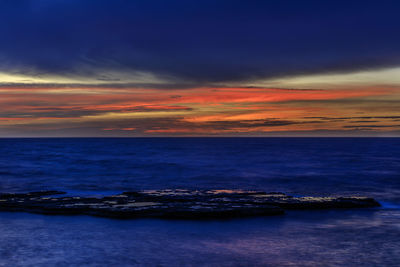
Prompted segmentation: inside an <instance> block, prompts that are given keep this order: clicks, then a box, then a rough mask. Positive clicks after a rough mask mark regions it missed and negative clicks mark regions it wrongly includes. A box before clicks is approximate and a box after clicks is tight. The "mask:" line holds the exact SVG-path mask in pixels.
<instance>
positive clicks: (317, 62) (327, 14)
mask: <svg viewBox="0 0 400 267" xmlns="http://www.w3.org/2000/svg"><path fill="white" fill-rule="evenodd" d="M399 8H400V4H399V2H398V1H379V2H377V1H337V0H336V1H307V0H306V1H257V0H252V1H238V0H229V1H211V0H204V1H190V0H189V1H178V0H171V1H162V0H138V1H126V0H113V1H108V0H107V1H106V0H96V1H94V0H88V1H81V0H52V1H50V0H39V1H38V0H21V1H1V4H0V36H1V42H0V70H2V71H3V72H4V71H6V72H8V73H9V72H11V73H14V74H21V73H22V74H29V75H33V76H35V75H36V76H41V75H49V74H51V75H63V76H74V75H80V76H84V77H91V78H94V79H95V80H98V81H99V82H101V81H110V82H111V81H115V80H119V79H121V78H120V77H117V78H115V77H114V75H107V74H104V73H119V72H123V73H134V72H145V73H151V74H154V75H158V76H160V77H164V78H168V79H173V80H175V82H176V83H182V82H189V83H192V84H197V85H207V84H208V83H214V82H227V81H238V80H239V81H242V80H248V79H254V78H274V77H283V76H291V75H295V74H296V75H297V74H309V73H321V72H329V71H338V72H343V71H349V70H360V69H371V68H378V67H388V66H394V65H399V64H400V51H399V49H398V48H399V47H400V35H399V34H398V29H399V27H400V20H399V19H398V10H399ZM117 76H118V75H117Z"/></svg>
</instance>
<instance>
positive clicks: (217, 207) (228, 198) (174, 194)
mask: <svg viewBox="0 0 400 267" xmlns="http://www.w3.org/2000/svg"><path fill="white" fill-rule="evenodd" d="M60 194H64V192H60V191H42V192H30V193H26V194H8V193H4V194H0V210H2V211H25V212H32V213H43V214H65V215H67V214H77V215H78V214H85V215H93V216H101V217H111V218H121V219H128V218H142V217H157V218H179V219H207V218H232V217H249V216H269V215H280V214H284V210H285V209H297V210H307V209H337V208H367V207H378V206H380V204H379V203H378V202H377V201H375V200H374V199H372V198H366V197H292V196H288V195H286V194H283V193H277V192H272V193H265V192H258V191H241V190H183V189H176V190H168V189H167V190H149V191H141V192H124V193H122V194H119V195H114V196H107V197H102V198H96V197H78V196H76V197H69V196H59V195H60Z"/></svg>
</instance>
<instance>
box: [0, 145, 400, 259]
mask: <svg viewBox="0 0 400 267" xmlns="http://www.w3.org/2000/svg"><path fill="white" fill-rule="evenodd" d="M163 188H189V189H196V188H201V189H205V188H207V189H226V188H228V189H256V190H265V191H282V192H285V193H288V194H293V195H314V196H317V195H366V196H371V197H374V198H376V199H377V200H378V201H380V202H381V203H382V204H383V207H382V208H377V209H358V210H334V211H311V212H310V211H292V212H289V213H288V214H287V215H285V216H277V217H262V218H250V219H249V218H247V219H234V220H223V221H218V220H215V221H213V220H211V221H179V220H156V219H151V220H150V219H139V220H113V219H102V218H93V217H87V216H71V217H69V216H45V215H33V214H26V213H5V212H4V213H0V266H55V265H57V266H135V265H137V266H143V265H144V266H198V265H199V266H400V138H108V139H104V138H92V139H87V138H82V139H79V138H69V139H68V138H65V139H0V191H1V192H26V191H35V190H64V191H67V192H70V193H71V194H81V195H104V194H112V193H117V192H122V191H128V190H142V189H163Z"/></svg>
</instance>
